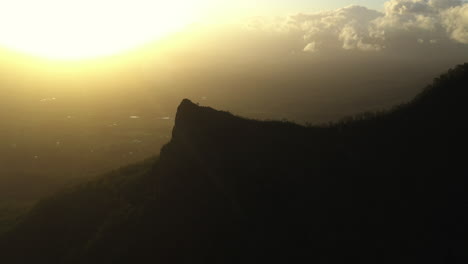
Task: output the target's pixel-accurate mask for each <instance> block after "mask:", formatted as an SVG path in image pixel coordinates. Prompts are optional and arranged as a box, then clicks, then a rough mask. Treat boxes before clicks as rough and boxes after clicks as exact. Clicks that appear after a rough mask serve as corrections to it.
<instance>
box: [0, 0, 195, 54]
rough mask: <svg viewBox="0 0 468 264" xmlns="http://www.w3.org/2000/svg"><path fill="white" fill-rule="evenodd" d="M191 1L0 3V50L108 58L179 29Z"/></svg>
mask: <svg viewBox="0 0 468 264" xmlns="http://www.w3.org/2000/svg"><path fill="white" fill-rule="evenodd" d="M195 2H196V1H195V0H40V1H39V0H0V47H1V48H6V49H10V50H14V51H18V52H21V53H27V54H30V55H34V56H39V57H44V58H47V59H60V60H81V59H88V58H96V57H101V56H107V55H113V54H117V53H120V52H123V51H126V50H130V49H133V48H136V47H138V46H140V45H144V44H146V43H149V42H151V41H154V40H157V39H159V38H162V37H164V36H166V35H168V34H169V33H172V32H176V31H178V30H181V29H182V28H183V27H184V26H186V25H188V24H189V23H191V22H193V21H194V19H196V18H197V16H198V15H199V14H198V13H197V8H196V7H197V6H196V5H195Z"/></svg>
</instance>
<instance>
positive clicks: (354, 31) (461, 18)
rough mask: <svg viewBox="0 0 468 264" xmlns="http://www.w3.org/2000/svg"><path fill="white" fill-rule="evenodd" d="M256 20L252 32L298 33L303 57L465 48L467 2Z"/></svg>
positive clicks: (415, 2) (393, 1)
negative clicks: (408, 48)
mask: <svg viewBox="0 0 468 264" xmlns="http://www.w3.org/2000/svg"><path fill="white" fill-rule="evenodd" d="M259 21H260V20H257V21H256V22H255V23H252V24H251V26H252V28H256V29H259V30H269V31H271V30H273V31H276V32H279V31H281V32H294V33H299V35H301V36H302V38H303V47H302V49H303V51H306V52H316V51H318V50H320V49H331V48H335V49H336V48H340V49H344V50H361V51H380V50H383V49H391V48H393V47H399V48H401V47H402V46H404V45H418V44H423V43H429V44H435V43H442V42H447V43H450V42H452V43H454V42H459V43H464V44H468V3H466V2H462V1H460V0H390V1H388V2H386V3H385V9H384V12H379V11H376V10H372V9H368V8H366V7H362V6H348V7H344V8H340V9H336V10H331V11H323V12H319V13H313V14H302V13H301V14H297V15H292V16H289V17H287V18H283V19H279V18H276V19H275V20H270V21H266V20H262V21H261V22H259ZM293 36H294V35H293Z"/></svg>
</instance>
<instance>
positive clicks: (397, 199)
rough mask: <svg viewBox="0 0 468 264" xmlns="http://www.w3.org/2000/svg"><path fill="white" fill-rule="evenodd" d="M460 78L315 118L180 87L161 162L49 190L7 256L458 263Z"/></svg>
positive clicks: (462, 220) (464, 81)
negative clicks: (242, 112) (386, 107)
mask: <svg viewBox="0 0 468 264" xmlns="http://www.w3.org/2000/svg"><path fill="white" fill-rule="evenodd" d="M467 88H468V64H465V65H462V66H458V67H457V68H456V69H454V70H450V71H449V72H448V73H447V74H445V75H442V76H441V77H439V78H437V79H436V80H435V81H434V83H433V85H431V86H429V87H427V88H426V89H425V90H424V91H423V92H422V93H421V94H420V95H419V96H418V97H417V98H415V99H414V100H412V101H411V102H410V103H408V104H405V105H401V106H398V107H396V108H395V109H393V110H392V111H389V112H386V113H378V114H368V115H364V116H361V117H359V118H355V119H354V120H348V121H343V122H340V123H337V124H332V125H330V126H323V127H303V126H299V125H296V124H292V123H287V122H260V121H254V120H247V119H243V118H240V117H236V116H234V115H232V114H230V113H227V112H220V111H216V110H213V109H211V108H209V107H200V106H198V105H196V104H193V103H192V102H190V101H189V100H184V101H183V102H182V103H181V105H180V106H179V108H178V112H177V117H176V121H175V127H174V130H173V138H172V140H171V141H170V142H169V143H168V144H167V145H166V146H165V147H164V148H163V149H162V151H161V154H160V157H159V159H157V161H154V160H150V161H146V162H144V163H142V164H137V165H134V166H131V167H128V168H123V169H121V170H119V171H115V172H113V173H110V174H109V175H106V176H104V177H102V178H101V179H100V180H97V181H94V182H90V183H88V184H86V185H82V186H78V187H76V188H74V189H70V190H65V191H63V192H62V193H61V194H57V195H56V196H54V197H51V198H49V199H47V200H44V201H43V202H41V203H40V204H39V205H38V206H37V207H36V208H35V209H34V210H33V211H32V212H31V213H30V214H29V215H28V216H26V217H25V218H24V220H23V221H22V223H21V224H20V225H19V226H18V227H17V228H16V229H15V230H14V231H12V232H10V233H8V234H7V235H6V236H4V237H3V238H2V239H1V240H0V251H1V252H0V253H1V254H0V256H1V260H2V263H3V262H4V263H11V264H14V263H48V264H54V263H67V264H68V263H96V264H98V263H99V264H103V263H113V264H115V263H295V262H296V261H301V263H302V262H304V261H307V262H309V263H351V262H356V263H466V261H467V258H466V257H467V253H468V251H467V248H468V243H467V242H468V236H467V235H468V234H467V230H468V229H467V227H468V225H467V224H468V222H467V220H468V219H467V216H468V215H467V212H468V210H467V209H468V208H467V205H468V200H467V195H466V194H465V192H464V189H465V186H467V185H466V180H465V177H466V176H467V175H468V174H467V167H466V165H465V164H464V163H463V160H464V157H465V154H464V152H465V151H466V144H465V137H466V129H465V128H464V126H465V124H464V123H465V121H466V116H465V112H466V111H465V107H466V103H467V101H468V97H467ZM304 258H305V259H304Z"/></svg>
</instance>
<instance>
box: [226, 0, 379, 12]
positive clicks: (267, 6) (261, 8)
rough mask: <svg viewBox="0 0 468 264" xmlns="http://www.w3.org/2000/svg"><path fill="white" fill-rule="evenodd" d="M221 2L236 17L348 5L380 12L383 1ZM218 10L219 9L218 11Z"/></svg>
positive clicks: (292, 0) (320, 9)
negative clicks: (360, 6) (361, 6)
mask: <svg viewBox="0 0 468 264" xmlns="http://www.w3.org/2000/svg"><path fill="white" fill-rule="evenodd" d="M226 2H227V1H223V4H220V6H224V7H221V8H222V9H225V10H231V11H232V13H233V14H236V15H246V16H255V15H286V14H289V13H299V12H317V11H323V10H329V9H336V8H340V7H345V6H349V5H363V6H366V7H369V8H372V9H377V10H382V9H383V4H384V2H385V0H333V1H320V0H257V1H249V0H237V1H229V4H226ZM218 10H219V9H218Z"/></svg>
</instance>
